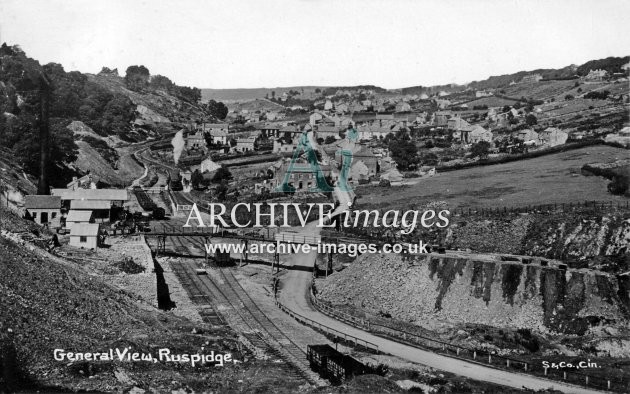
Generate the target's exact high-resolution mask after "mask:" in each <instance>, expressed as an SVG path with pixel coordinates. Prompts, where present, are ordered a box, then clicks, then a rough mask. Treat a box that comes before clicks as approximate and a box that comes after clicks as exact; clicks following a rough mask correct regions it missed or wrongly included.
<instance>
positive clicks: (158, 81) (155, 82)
mask: <svg viewBox="0 0 630 394" xmlns="http://www.w3.org/2000/svg"><path fill="white" fill-rule="evenodd" d="M149 86H151V88H152V89H154V90H164V91H165V92H168V93H171V92H172V91H173V89H174V87H175V84H174V83H173V81H171V80H170V79H169V78H167V77H165V76H163V75H155V76H153V77H151V81H150V82H149Z"/></svg>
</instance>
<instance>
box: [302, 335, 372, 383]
mask: <svg viewBox="0 0 630 394" xmlns="http://www.w3.org/2000/svg"><path fill="white" fill-rule="evenodd" d="M306 358H307V359H308V362H309V364H310V367H311V369H312V370H313V371H315V372H317V373H318V374H319V376H321V377H322V378H324V379H328V380H329V381H330V382H331V383H332V384H341V383H343V382H345V381H346V380H348V379H349V378H351V377H353V376H357V375H364V374H369V373H372V369H371V368H370V367H369V366H367V365H365V364H363V363H362V362H360V361H358V360H356V359H354V358H352V357H350V356H348V355H346V354H343V353H341V352H339V351H337V350H335V349H334V348H333V347H332V346H330V345H308V347H307V351H306Z"/></svg>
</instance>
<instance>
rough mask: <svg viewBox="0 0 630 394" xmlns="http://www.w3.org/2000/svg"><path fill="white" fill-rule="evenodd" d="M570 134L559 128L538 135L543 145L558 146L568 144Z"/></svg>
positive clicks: (549, 128)
mask: <svg viewBox="0 0 630 394" xmlns="http://www.w3.org/2000/svg"><path fill="white" fill-rule="evenodd" d="M568 138H569V134H568V133H566V132H564V131H562V130H560V129H558V128H557V127H548V128H546V129H545V130H544V131H541V132H540V133H539V134H538V139H539V141H540V144H541V145H548V146H556V145H562V144H564V143H566V142H567V139H568Z"/></svg>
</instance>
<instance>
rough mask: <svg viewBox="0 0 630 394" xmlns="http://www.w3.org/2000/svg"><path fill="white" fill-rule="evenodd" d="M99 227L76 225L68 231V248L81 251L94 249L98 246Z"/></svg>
mask: <svg viewBox="0 0 630 394" xmlns="http://www.w3.org/2000/svg"><path fill="white" fill-rule="evenodd" d="M99 229H100V227H99V225H98V224H96V223H78V224H75V225H74V226H72V230H71V231H70V246H74V247H76V248H82V249H96V248H97V246H98V233H99Z"/></svg>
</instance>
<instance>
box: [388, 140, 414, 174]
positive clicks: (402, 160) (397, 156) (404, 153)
mask: <svg viewBox="0 0 630 394" xmlns="http://www.w3.org/2000/svg"><path fill="white" fill-rule="evenodd" d="M389 150H390V152H391V153H392V159H394V161H395V162H396V164H397V165H398V169H400V170H403V171H406V170H409V169H410V168H413V167H415V166H417V165H418V163H419V162H420V158H419V157H418V149H417V148H416V145H414V144H411V143H409V142H407V141H398V140H395V139H394V140H391V141H390V143H389Z"/></svg>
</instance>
